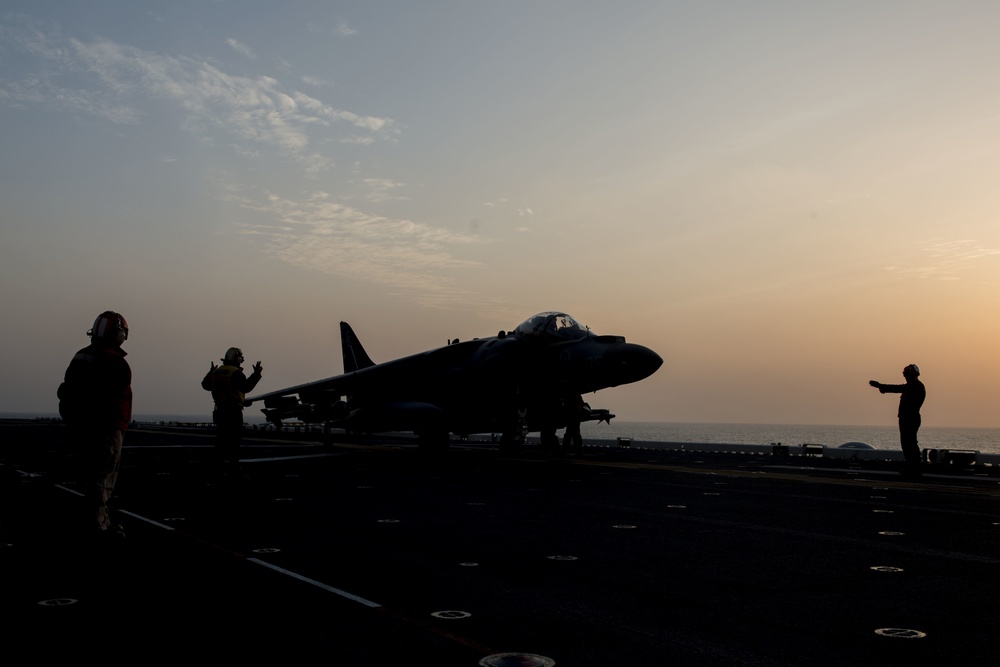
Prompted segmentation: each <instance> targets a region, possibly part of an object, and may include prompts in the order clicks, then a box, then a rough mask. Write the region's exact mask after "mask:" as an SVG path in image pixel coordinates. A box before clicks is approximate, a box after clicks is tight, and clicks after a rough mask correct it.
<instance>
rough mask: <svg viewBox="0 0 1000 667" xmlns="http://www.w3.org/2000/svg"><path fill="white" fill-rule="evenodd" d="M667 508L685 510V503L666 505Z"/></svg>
mask: <svg viewBox="0 0 1000 667" xmlns="http://www.w3.org/2000/svg"><path fill="white" fill-rule="evenodd" d="M667 508H668V509H672V510H686V509H687V505H667Z"/></svg>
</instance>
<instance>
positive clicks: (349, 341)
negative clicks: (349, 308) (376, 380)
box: [340, 322, 375, 373]
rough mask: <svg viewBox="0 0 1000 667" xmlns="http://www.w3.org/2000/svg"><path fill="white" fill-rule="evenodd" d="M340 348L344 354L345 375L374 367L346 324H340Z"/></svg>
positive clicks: (373, 363)
mask: <svg viewBox="0 0 1000 667" xmlns="http://www.w3.org/2000/svg"><path fill="white" fill-rule="evenodd" d="M340 346H341V348H342V349H343V352H344V372H345V373H353V372H354V371H358V370H361V369H362V368H368V367H369V366H374V365H375V362H374V361H372V360H371V357H369V356H368V353H367V352H365V348H364V347H362V346H361V341H359V340H358V337H357V335H356V334H355V333H354V329H352V328H351V325H350V324H348V323H347V322H341V323H340Z"/></svg>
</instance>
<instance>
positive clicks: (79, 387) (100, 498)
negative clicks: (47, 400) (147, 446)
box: [57, 310, 132, 536]
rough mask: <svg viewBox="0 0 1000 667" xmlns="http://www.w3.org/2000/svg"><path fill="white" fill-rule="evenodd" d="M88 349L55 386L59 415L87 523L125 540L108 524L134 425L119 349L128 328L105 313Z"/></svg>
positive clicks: (121, 319) (129, 375) (129, 377)
mask: <svg viewBox="0 0 1000 667" xmlns="http://www.w3.org/2000/svg"><path fill="white" fill-rule="evenodd" d="M87 335H88V336H90V345H88V346H87V347H85V348H83V349H82V350H80V351H79V352H77V353H76V355H75V356H74V357H73V359H72V360H71V361H70V362H69V366H68V367H67V368H66V374H65V376H64V379H63V383H62V384H61V385H59V390H58V391H57V395H58V397H59V414H60V415H61V416H62V418H63V421H64V422H65V423H66V425H67V426H69V427H70V429H71V430H72V433H73V439H74V440H75V441H76V445H77V446H78V451H79V453H80V458H79V460H80V461H81V463H82V466H81V467H82V470H81V471H80V472H81V473H82V475H83V477H84V480H85V484H86V485H85V487H84V497H85V498H86V500H87V505H88V508H89V512H90V518H89V519H88V522H90V524H91V525H92V526H93V527H94V528H95V529H96V530H97V531H98V533H99V534H115V535H119V536H124V535H125V531H124V530H123V529H122V527H121V526H120V525H118V524H113V523H111V518H110V516H109V513H108V501H109V500H110V498H111V494H112V492H113V491H114V489H115V483H116V482H117V481H118V469H119V466H120V464H121V455H122V441H123V439H124V437H125V430H126V429H127V428H128V424H129V422H130V421H131V420H132V369H131V367H130V366H129V364H128V362H127V361H125V355H126V352H125V351H124V350H122V349H121V346H122V343H124V342H125V341H126V340H127V339H128V323H127V322H126V321H125V318H124V317H122V316H121V314H119V313H116V312H114V311H111V310H107V311H105V312H103V313H101V314H100V315H98V316H97V319H96V320H94V326H93V328H91V329H90V331H88V332H87Z"/></svg>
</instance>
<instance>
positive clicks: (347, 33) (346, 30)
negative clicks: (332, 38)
mask: <svg viewBox="0 0 1000 667" xmlns="http://www.w3.org/2000/svg"><path fill="white" fill-rule="evenodd" d="M333 33H334V34H335V35H340V36H341V37H352V36H354V35H357V34H358V31H357V30H356V29H354V28H353V27H351V26H350V25H349V24H348V23H347V21H346V20H344V19H340V20H339V21H337V26H336V27H335V28H334V29H333Z"/></svg>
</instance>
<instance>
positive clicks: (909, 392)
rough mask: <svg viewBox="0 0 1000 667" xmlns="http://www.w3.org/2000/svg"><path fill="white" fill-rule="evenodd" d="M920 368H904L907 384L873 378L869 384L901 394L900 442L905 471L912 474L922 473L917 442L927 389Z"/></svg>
mask: <svg viewBox="0 0 1000 667" xmlns="http://www.w3.org/2000/svg"><path fill="white" fill-rule="evenodd" d="M919 376H920V369H919V368H917V365H916V364H910V365H909V366H907V367H906V368H904V369H903V377H904V378H905V379H906V384H882V383H881V382H877V381H875V380H871V381H870V382H869V383H868V384H870V385H871V386H873V387H875V388H876V389H878V390H879V391H880V392H882V393H883V394H900V396H899V412H898V416H899V444H900V446H902V448H903V458H904V459H905V463H904V465H903V472H904V473H906V474H911V475H919V474H920V445H918V444H917V431H918V430H919V429H920V406H922V405H923V404H924V398H926V396H927V390H926V389H924V383H923V382H921V381H920V380H918V379H917V378H918V377H919Z"/></svg>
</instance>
